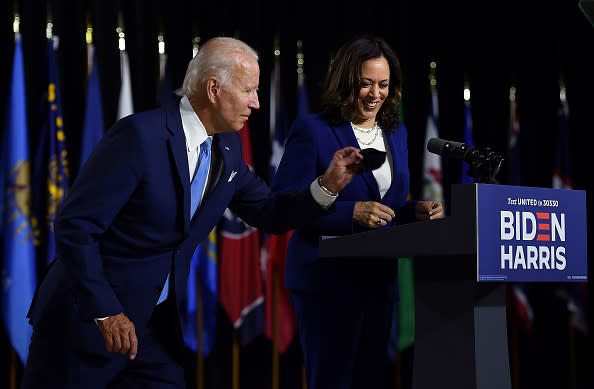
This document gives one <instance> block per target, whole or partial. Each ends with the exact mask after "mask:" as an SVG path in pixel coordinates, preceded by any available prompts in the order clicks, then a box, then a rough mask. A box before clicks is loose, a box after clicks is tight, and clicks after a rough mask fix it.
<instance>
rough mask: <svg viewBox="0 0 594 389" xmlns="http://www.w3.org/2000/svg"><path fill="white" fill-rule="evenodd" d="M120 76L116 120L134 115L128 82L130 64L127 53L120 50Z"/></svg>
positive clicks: (130, 88) (130, 85)
mask: <svg viewBox="0 0 594 389" xmlns="http://www.w3.org/2000/svg"><path fill="white" fill-rule="evenodd" d="M120 74H121V78H122V84H121V86H120V100H119V102H118V120H119V119H121V118H123V117H126V116H128V115H131V114H133V113H134V104H133V102H132V82H131V81H130V63H129V61H128V52H127V51H126V50H120Z"/></svg>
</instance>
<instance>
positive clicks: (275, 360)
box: [268, 34, 280, 389]
mask: <svg viewBox="0 0 594 389" xmlns="http://www.w3.org/2000/svg"><path fill="white" fill-rule="evenodd" d="M273 82H274V85H273V87H272V88H271V90H274V103H273V104H274V109H273V110H271V112H270V116H271V118H272V117H273V116H274V122H272V121H271V127H270V128H271V130H272V131H271V132H270V135H271V140H272V139H274V132H273V131H276V128H275V127H276V120H277V113H278V109H279V105H280V39H279V37H278V34H277V35H276V36H275V37H274V79H273ZM272 97H273V96H271V99H272ZM272 123H274V124H275V126H274V127H273V126H272ZM270 178H272V177H270ZM268 260H270V258H269V259H268ZM278 301H279V280H278V270H277V269H276V268H275V267H274V266H272V389H278V387H279V353H278V338H279V331H278V324H279V323H278Z"/></svg>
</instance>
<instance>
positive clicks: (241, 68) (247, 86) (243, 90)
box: [215, 55, 260, 132]
mask: <svg viewBox="0 0 594 389" xmlns="http://www.w3.org/2000/svg"><path fill="white" fill-rule="evenodd" d="M259 78H260V67H259V66H258V61H256V59H255V58H253V57H251V56H249V55H242V56H241V58H240V60H239V62H238V64H237V65H236V66H235V69H234V72H233V76H232V78H231V80H230V81H229V83H228V85H227V86H222V87H221V90H220V94H219V98H218V99H217V104H216V113H217V115H216V124H215V129H216V132H232V131H239V130H241V129H242V128H243V125H244V123H245V122H246V121H247V120H248V118H249V116H250V114H251V113H252V109H259V108H260V102H259V101H258V84H259Z"/></svg>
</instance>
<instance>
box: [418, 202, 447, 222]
mask: <svg viewBox="0 0 594 389" xmlns="http://www.w3.org/2000/svg"><path fill="white" fill-rule="evenodd" d="M442 216H443V207H442V206H441V202H440V201H418V202H417V204H416V206H415V218H416V219H417V220H433V219H439V218H440V217H442Z"/></svg>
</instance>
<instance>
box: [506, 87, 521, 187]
mask: <svg viewBox="0 0 594 389" xmlns="http://www.w3.org/2000/svg"><path fill="white" fill-rule="evenodd" d="M507 183H508V185H520V184H521V174H520V119H519V115H518V103H517V102H516V96H515V88H513V87H512V91H511V92H510V102H509V143H508V163H507Z"/></svg>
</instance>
